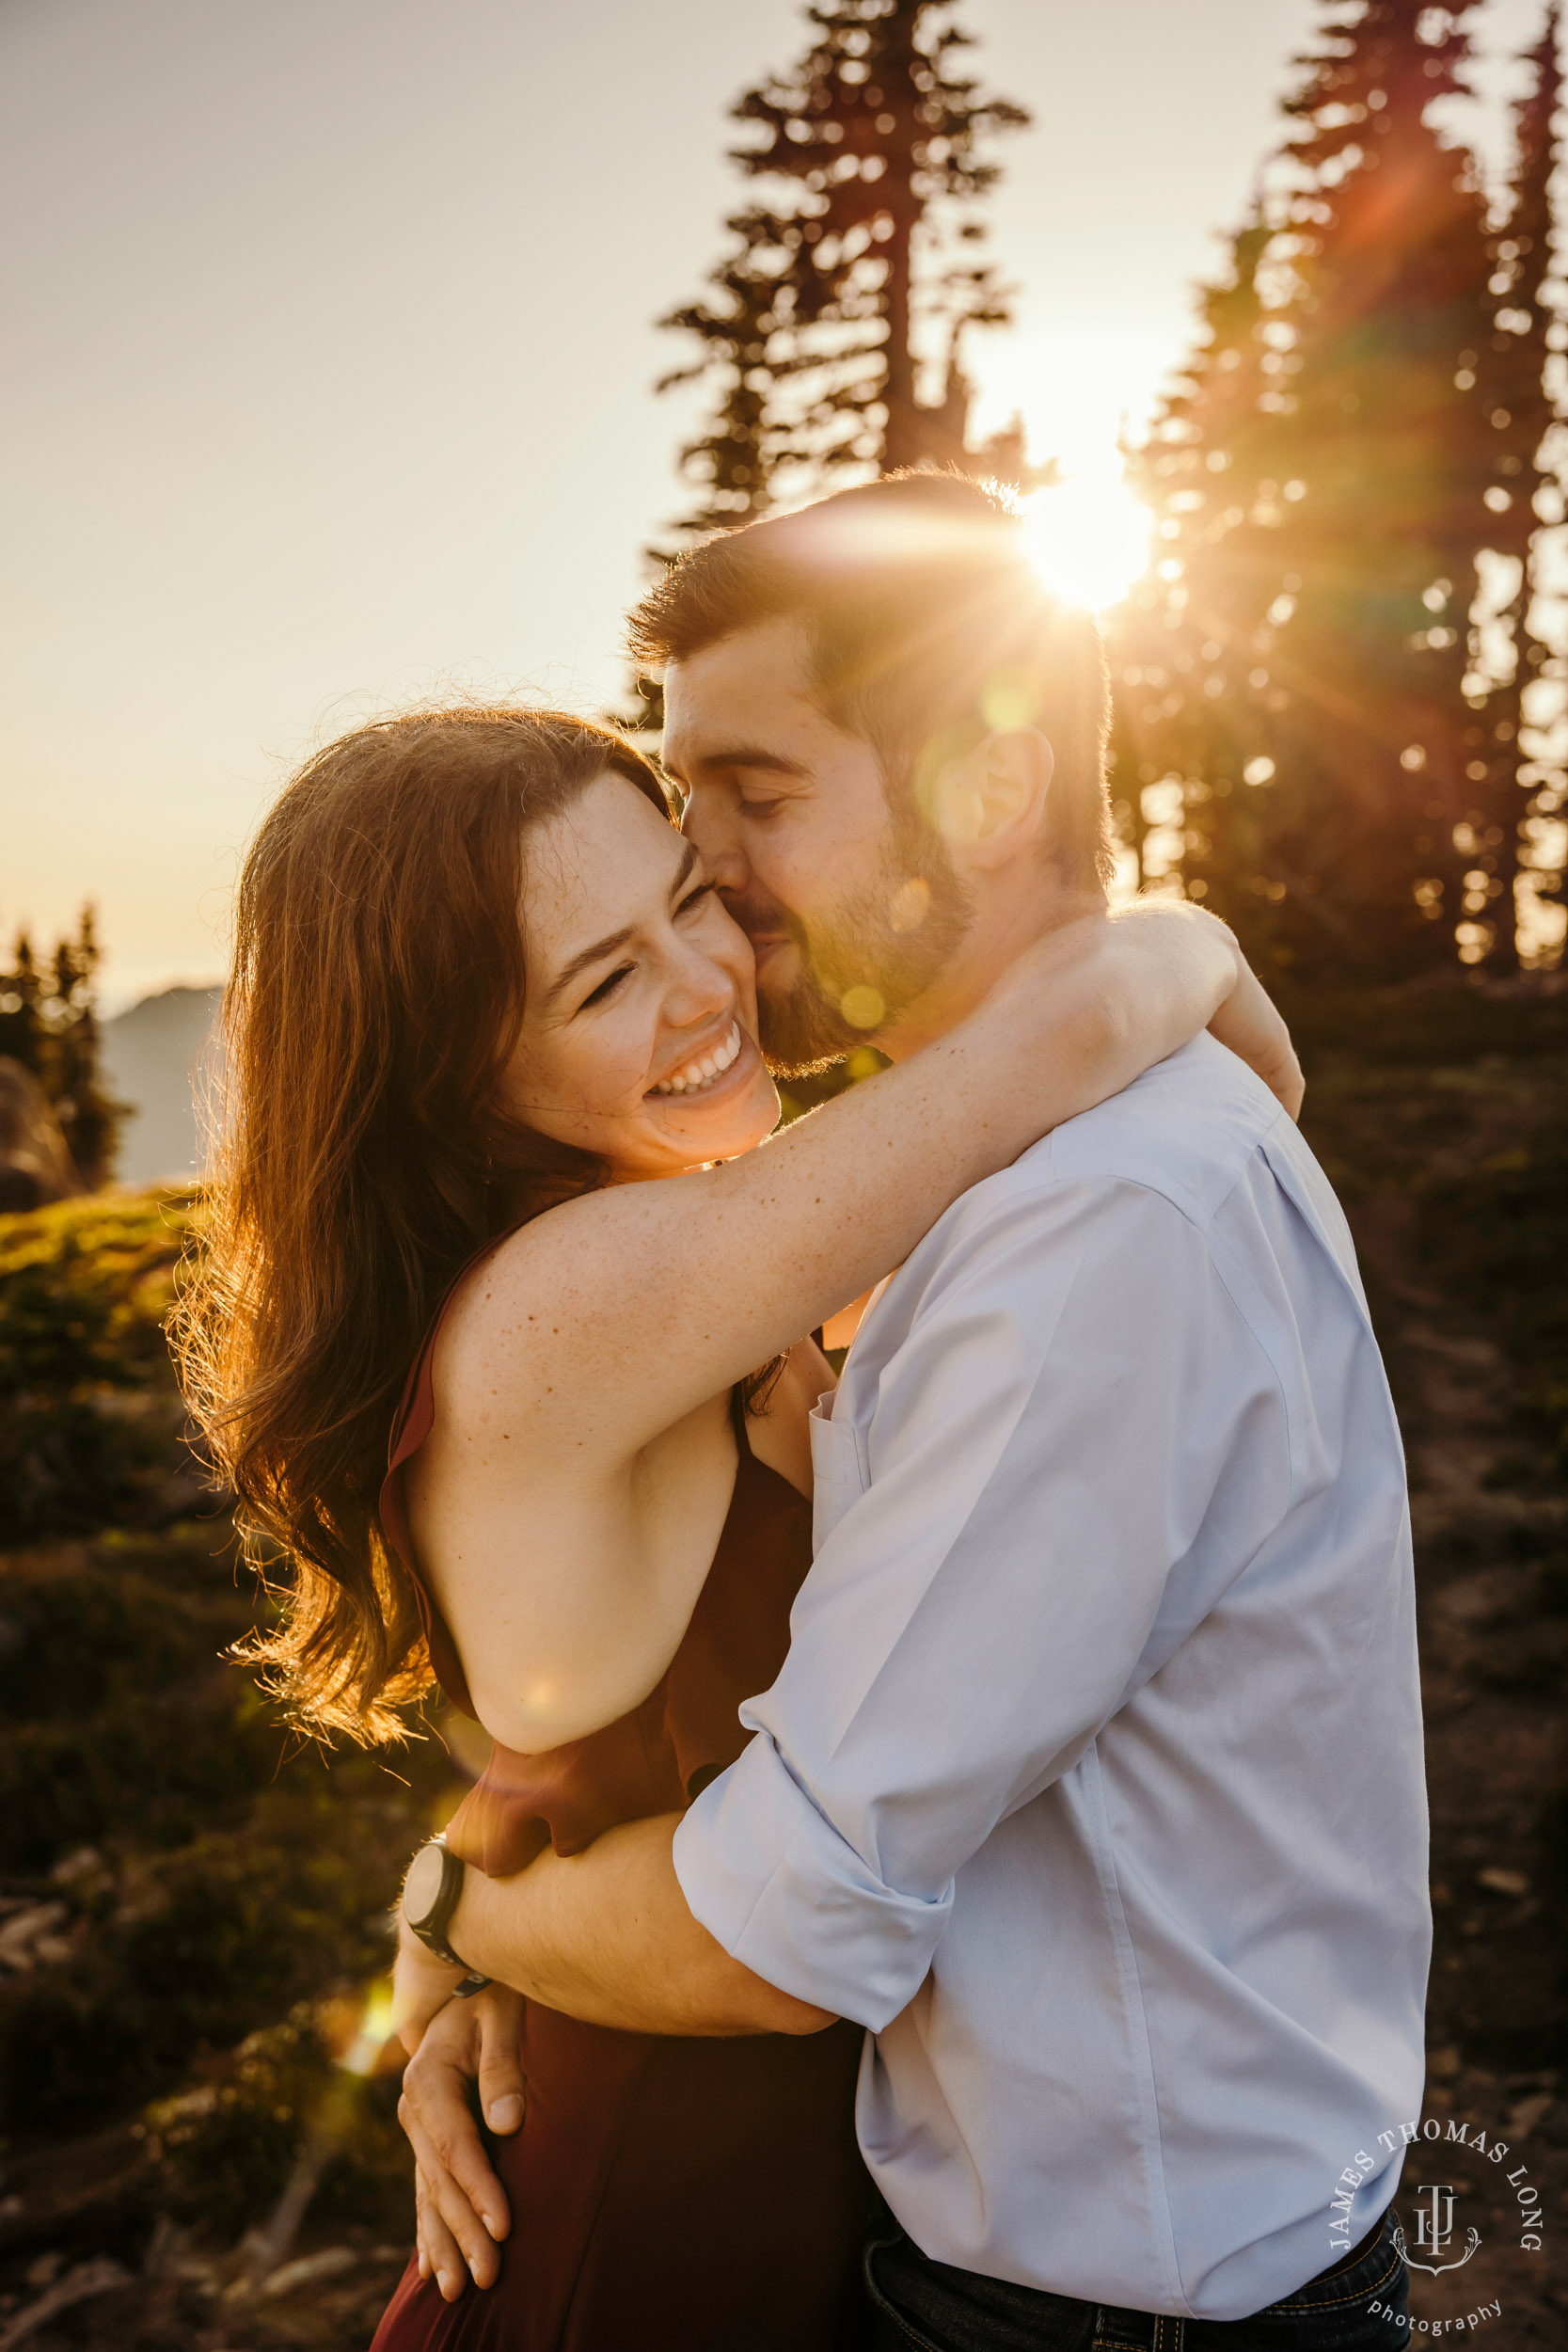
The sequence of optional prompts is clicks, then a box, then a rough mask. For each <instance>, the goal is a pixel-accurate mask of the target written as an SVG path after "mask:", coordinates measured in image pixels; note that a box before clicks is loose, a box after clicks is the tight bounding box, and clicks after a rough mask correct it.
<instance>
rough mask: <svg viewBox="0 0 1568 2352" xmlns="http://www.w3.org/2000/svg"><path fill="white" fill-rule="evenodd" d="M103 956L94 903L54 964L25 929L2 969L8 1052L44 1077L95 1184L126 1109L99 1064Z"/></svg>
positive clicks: (0, 996) (105, 1169)
mask: <svg viewBox="0 0 1568 2352" xmlns="http://www.w3.org/2000/svg"><path fill="white" fill-rule="evenodd" d="M99 961H100V950H99V946H98V940H97V934H96V930H95V928H94V923H93V914H92V909H91V907H90V906H86V907H84V908H83V909H82V918H81V922H80V924H79V926H78V929H77V932H76V936H75V938H74V939H62V940H61V941H60V942H59V943H58V945H57V946H56V947H55V953H54V955H53V956H52V957H51V958H50V960H49V961H48V962H47V963H40V960H39V957H38V955H37V953H36V951H35V949H34V947H33V944H32V941H31V939H30V938H29V937H28V935H27V933H26V932H25V931H23V932H22V933H21V934H20V936H19V937H18V939H17V942H16V946H15V949H14V951H13V955H12V959H11V967H10V969H9V971H7V972H0V1055H5V1056H8V1057H9V1058H10V1059H11V1060H13V1061H18V1062H20V1063H21V1064H22V1066H23V1068H24V1070H27V1071H29V1072H30V1073H32V1075H33V1076H34V1077H35V1078H36V1079H37V1080H38V1082H39V1084H40V1087H41V1088H42V1089H43V1091H44V1094H45V1095H46V1096H47V1097H48V1099H49V1101H50V1103H51V1104H53V1106H54V1110H55V1117H56V1119H58V1120H59V1122H60V1128H61V1132H62V1133H63V1135H64V1136H65V1139H66V1143H67V1145H68V1147H69V1149H70V1152H71V1158H72V1159H73V1160H74V1161H75V1163H76V1167H77V1168H78V1170H79V1171H80V1173H81V1176H82V1179H83V1182H84V1183H85V1184H88V1185H94V1184H106V1183H107V1182H108V1179H109V1175H110V1171H111V1169H112V1168H113V1165H114V1154H115V1146H116V1143H117V1142H118V1140H119V1129H120V1126H121V1124H122V1122H123V1120H124V1118H125V1113H126V1105H125V1104H122V1103H119V1102H117V1101H116V1100H115V1098H114V1096H113V1094H112V1093H111V1092H110V1090H109V1089H108V1087H107V1086H106V1085H105V1083H104V1081H103V1073H102V1072H101V1070H100V1067H99V1060H100V1049H101V1042H102V1040H101V1035H100V1031H99V1026H98V1012H97V1006H96V1003H95V1001H94V982H95V977H96V975H97V971H98V965H99Z"/></svg>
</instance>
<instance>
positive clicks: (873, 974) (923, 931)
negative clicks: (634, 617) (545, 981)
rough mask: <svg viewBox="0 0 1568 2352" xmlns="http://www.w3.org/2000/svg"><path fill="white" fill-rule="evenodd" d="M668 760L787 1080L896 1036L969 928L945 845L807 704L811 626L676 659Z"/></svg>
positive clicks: (750, 633) (746, 635)
mask: <svg viewBox="0 0 1568 2352" xmlns="http://www.w3.org/2000/svg"><path fill="white" fill-rule="evenodd" d="M664 710H665V725H664V764H665V767H666V768H667V769H668V770H669V771H670V773H671V774H672V775H673V776H674V777H675V778H676V779H677V780H678V781H679V782H680V783H681V784H683V785H684V786H685V787H686V788H687V791H688V792H689V796H690V797H689V801H688V804H687V810H686V817H685V828H686V831H687V833H688V834H689V835H690V837H691V839H692V840H693V841H694V842H695V844H696V846H697V849H698V850H699V851H700V852H701V854H702V859H703V863H704V866H705V867H706V869H707V872H708V873H709V874H710V875H711V876H712V877H713V879H714V880H715V881H716V882H717V883H718V885H719V888H720V892H721V895H722V897H723V899H724V902H725V904H726V905H727V907H728V908H729V911H730V913H731V914H733V915H734V916H735V918H736V922H738V923H739V925H740V926H741V929H742V930H744V931H745V932H746V933H747V935H748V936H749V938H750V939H751V942H752V950H753V952H754V954H755V956H756V961H757V1008H758V1012H759V1015H760V1019H761V1025H762V1043H763V1046H764V1049H765V1050H766V1052H767V1054H768V1059H769V1061H770V1062H771V1063H772V1065H773V1067H774V1068H775V1069H776V1070H778V1071H779V1072H780V1073H782V1074H785V1075H787V1074H790V1073H799V1072H800V1071H803V1070H808V1069H812V1068H816V1067H819V1066H820V1065H821V1064H822V1063H824V1062H828V1061H833V1060H836V1059H838V1058H839V1057H840V1056H842V1055H844V1054H846V1053H848V1052H850V1051H851V1050H852V1049H853V1048H854V1047H855V1046H856V1045H858V1044H863V1043H865V1042H866V1041H868V1040H869V1039H870V1038H872V1037H873V1036H875V1035H876V1034H877V1033H878V1032H879V1031H880V1030H885V1029H886V1028H888V1027H889V1026H890V1025H892V1023H893V1022H894V1021H895V1019H896V1018H897V1016H898V1014H899V1013H900V1012H902V1011H904V1010H905V1009H907V1007H909V1006H910V1005H911V1004H912V1003H913V1002H914V1000H915V998H916V997H917V996H919V995H920V994H922V993H923V992H924V991H925V990H926V989H927V988H928V987H929V985H930V983H931V981H932V980H933V979H934V978H935V977H936V975H937V974H938V972H939V971H941V969H942V965H943V964H944V963H945V962H946V961H948V959H949V958H950V957H951V956H952V955H953V953H954V951H955V950H956V948H957V947H958V945H959V944H960V942H961V941H962V939H963V937H964V934H965V932H966V931H967V930H968V928H969V922H970V905H969V899H968V897H967V894H966V893H965V891H964V889H963V886H962V884H961V882H959V880H958V876H957V874H956V873H955V872H954V870H953V866H952V862H951V860H950V858H949V857H948V855H947V852H946V850H945V848H944V846H943V844H942V841H941V839H940V838H939V837H938V835H937V834H934V833H933V832H931V831H930V830H929V828H928V827H927V826H926V825H925V824H923V823H922V821H921V820H920V818H918V816H917V815H916V814H915V812H914V811H913V809H912V807H911V806H909V805H908V804H907V803H901V804H900V807H899V810H898V813H897V814H896V815H895V813H894V811H893V809H890V807H889V803H888V795H887V792H886V789H885V787H884V784H883V778H882V771H881V764H880V762H879V759H878V756H877V754H876V752H875V751H874V750H873V749H872V747H871V745H870V744H869V743H866V742H863V740H861V739H860V738H859V737H856V736H850V735H845V734H843V733H842V732H841V731H840V730H839V728H837V727H835V726H834V725H833V724H832V721H831V720H829V719H827V718H825V717H824V716H823V714H822V712H821V711H820V710H818V709H817V707H816V705H815V704H814V703H813V701H812V700H811V697H810V691H809V686H808V672H807V645H806V641H805V637H804V634H803V632H802V630H801V629H800V626H799V625H798V624H797V623H795V622H792V621H769V622H768V623H766V624H764V625H763V626H762V627H760V628H752V629H747V630H744V631H742V632H741V633H740V634H738V635H736V636H734V637H729V638H725V639H723V640H722V641H721V643H720V644H716V645H710V646H708V647H707V648H706V649H705V651H704V652H702V653H698V654H693V655H692V657H691V658H690V660H688V661H682V662H673V663H672V664H671V666H670V668H669V670H668V672H667V673H666V675H665V681H664Z"/></svg>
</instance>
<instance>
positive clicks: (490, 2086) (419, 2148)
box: [398, 1984, 527, 2303]
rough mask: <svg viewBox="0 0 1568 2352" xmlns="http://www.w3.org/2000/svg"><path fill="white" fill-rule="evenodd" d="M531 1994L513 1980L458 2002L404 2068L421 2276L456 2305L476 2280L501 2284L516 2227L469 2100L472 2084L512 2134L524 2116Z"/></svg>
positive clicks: (402, 2108) (501, 2131)
mask: <svg viewBox="0 0 1568 2352" xmlns="http://www.w3.org/2000/svg"><path fill="white" fill-rule="evenodd" d="M522 2024H523V2001H522V1998H521V1996H520V1995H519V1994H515V1993H513V1992H510V1991H508V1989H507V1987H506V1986H505V1985H504V1984H492V1985H487V1986H486V1987H485V1989H484V1991H483V1993H477V1994H475V1995H474V1997H473V1999H472V2000H471V2001H451V2002H450V2003H449V2004H448V2006H447V2008H446V2009H445V2010H443V2011H442V2013H441V2015H440V2016H439V2018H438V2019H436V2022H435V2023H434V2024H433V2025H432V2026H431V2029H430V2031H429V2032H428V2033H427V2034H426V2035H425V2037H424V2039H423V2041H422V2042H420V2049H419V2053H418V2056H417V2057H415V2058H412V2059H411V2060H410V2061H409V2063H408V2065H407V2067H406V2068H405V2069H404V2077H403V2097H402V2099H401V2101H400V2102H399V2105H398V2121H399V2122H400V2123H401V2124H402V2125H403V2128H404V2131H405V2132H406V2133H407V2135H408V2139H409V2144H410V2145H411V2147H412V2148H413V2151H414V2159H415V2164H416V2167H417V2170H416V2174H415V2202H416V2210H417V2214H418V2236H419V2258H420V2278H421V2279H431V2278H434V2279H435V2280H436V2284H437V2286H438V2287H439V2289H440V2292H441V2295H442V2296H443V2297H444V2299H445V2300H446V2301H447V2302H449V2303H455V2302H456V2300H457V2298H458V2296H460V2295H461V2294H462V2293H463V2290H464V2288H465V2287H466V2286H467V2282H468V2280H469V2279H470V2278H471V2279H472V2280H473V2282H474V2284H475V2285H476V2286H480V2287H488V2286H494V2284H495V2282H496V2280H497V2279H498V2278H499V2276H500V2257H499V2254H498V2253H497V2251H496V2249H497V2247H498V2245H499V2242H500V2241H501V2239H502V2238H504V2237H506V2236H507V2235H508V2234H509V2233H510V2231H511V2228H512V2211H511V2207H510V2206H509V2205H508V2203H507V2200H506V2191H505V2190H504V2189H503V2188H502V2186H501V2185H500V2182H499V2179H498V2177H497V2175H496V2171H495V2169H494V2167H493V2166H492V2165H491V2162H490V2159H489V2157H488V2155H487V2154H486V2153H485V2150H484V2142H483V2139H482V2138H481V2137H480V2134H479V2126H478V2125H477V2123H476V2122H474V2118H473V2112H472V2109H471V2107H470V2106H469V2090H470V2086H472V2085H474V2084H476V2083H477V2085H478V2088H479V2100H480V2106H481V2108H482V2109H483V2115H484V2121H485V2123H486V2125H487V2127H488V2128H489V2130H490V2131H491V2132H493V2133H495V2134H496V2135H497V2137H504V2136H505V2135H506V2134H507V2133H509V2132H515V2130H516V2129H517V2128H518V2126H519V2124H520V2123H521V2122H522V2120H523V2108H524V2105H525V2102H526V2098H527V2085H526V2083H525V2081H524V2077H523V2070H522V2058H521V2050H522Z"/></svg>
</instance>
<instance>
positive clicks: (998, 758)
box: [931, 727, 1056, 866]
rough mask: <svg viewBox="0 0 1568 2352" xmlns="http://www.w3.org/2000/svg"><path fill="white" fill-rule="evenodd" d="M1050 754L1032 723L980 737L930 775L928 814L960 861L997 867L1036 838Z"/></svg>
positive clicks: (1042, 814) (1041, 826)
mask: <svg viewBox="0 0 1568 2352" xmlns="http://www.w3.org/2000/svg"><path fill="white" fill-rule="evenodd" d="M1055 764H1056V755H1055V754H1054V753H1053V750H1052V748H1051V745H1050V743H1049V742H1048V741H1047V739H1046V738H1045V737H1044V736H1043V735H1042V734H1041V733H1040V731H1039V729H1038V727H1008V728H1007V729H1006V731H1003V730H1001V729H996V730H993V731H992V733H990V735H987V736H983V737H982V738H981V739H980V741H979V742H978V743H976V744H975V746H974V750H973V751H972V752H968V753H966V754H965V755H964V756H963V757H962V758H960V759H955V760H951V761H949V762H948V763H947V765H946V766H945V767H943V768H942V771H941V772H940V774H939V775H938V777H937V780H936V788H935V791H934V792H933V794H932V796H931V798H932V808H931V816H932V818H933V821H934V822H935V824H936V827H937V829H938V831H939V832H940V833H941V834H942V837H943V839H944V840H945V841H946V843H947V845H948V847H949V849H951V850H953V852H954V854H955V855H956V856H957V857H958V859H959V861H960V862H961V863H964V864H967V865H970V866H1003V865H1006V862H1007V860H1008V859H1009V858H1011V857H1014V856H1016V855H1017V853H1018V851H1019V850H1021V849H1022V847H1023V845H1024V844H1025V843H1026V842H1029V841H1037V840H1038V838H1039V836H1040V834H1041V832H1042V830H1043V829H1044V824H1045V804H1046V800H1047V798H1048V796H1049V794H1050V790H1051V778H1052V774H1053V771H1054V768H1055Z"/></svg>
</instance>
